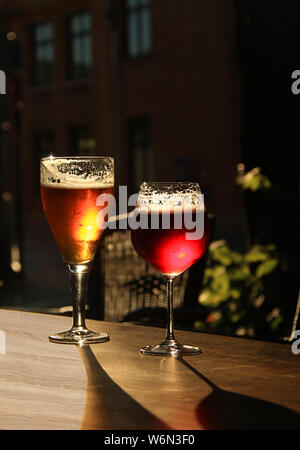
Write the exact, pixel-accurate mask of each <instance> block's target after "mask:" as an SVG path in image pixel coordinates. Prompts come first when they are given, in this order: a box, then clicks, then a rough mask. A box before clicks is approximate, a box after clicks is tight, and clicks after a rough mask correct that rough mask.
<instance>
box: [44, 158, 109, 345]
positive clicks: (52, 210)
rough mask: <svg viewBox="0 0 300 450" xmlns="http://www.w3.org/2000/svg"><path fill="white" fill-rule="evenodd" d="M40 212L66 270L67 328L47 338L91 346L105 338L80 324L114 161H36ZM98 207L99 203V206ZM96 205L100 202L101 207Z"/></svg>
mask: <svg viewBox="0 0 300 450" xmlns="http://www.w3.org/2000/svg"><path fill="white" fill-rule="evenodd" d="M40 169H41V197H42V205H43V210H44V213H45V216H46V219H47V221H48V224H49V226H50V228H51V231H52V233H53V235H54V238H55V240H56V242H57V245H58V247H59V250H60V252H61V255H62V258H63V261H64V263H65V264H66V267H67V269H68V272H69V276H70V284H71V292H72V301H73V326H72V328H71V329H70V330H68V331H64V332H62V333H57V334H54V335H52V336H49V340H50V341H51V342H57V343H64V344H85V343H86V344H93V343H96V342H105V341H107V340H109V335H108V334H107V333H103V332H94V331H91V330H89V329H88V328H87V327H86V325H85V305H86V297H87V287H88V276H89V272H90V268H91V264H92V261H93V258H94V256H95V253H96V250H97V247H98V244H99V242H100V239H101V236H102V235H103V231H104V229H105V223H104V220H105V221H106V220H107V218H106V217H103V215H102V214H99V212H100V211H101V209H102V208H103V202H99V201H97V199H98V198H99V196H101V195H102V194H105V195H107V194H111V195H112V194H113V190H114V160H113V158H110V157H101V156H99V157H97V156H95V157H94V156H93V157H80V156H78V157H53V156H49V157H47V158H43V159H42V160H41V165H40ZM99 205H100V206H99ZM101 205H102V206H101Z"/></svg>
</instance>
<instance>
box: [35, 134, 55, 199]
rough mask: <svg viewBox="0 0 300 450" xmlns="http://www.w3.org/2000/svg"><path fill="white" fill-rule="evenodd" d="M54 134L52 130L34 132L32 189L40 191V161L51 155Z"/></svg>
mask: <svg viewBox="0 0 300 450" xmlns="http://www.w3.org/2000/svg"><path fill="white" fill-rule="evenodd" d="M53 143H54V133H53V131H52V130H48V129H43V130H37V131H35V132H34V150H35V152H34V159H35V174H34V189H35V191H36V192H39V190H40V159H41V158H43V157H45V156H49V155H51V154H52V153H53Z"/></svg>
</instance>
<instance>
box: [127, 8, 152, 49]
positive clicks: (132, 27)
mask: <svg viewBox="0 0 300 450" xmlns="http://www.w3.org/2000/svg"><path fill="white" fill-rule="evenodd" d="M127 6H128V10H127V12H126V33H127V39H126V42H127V55H128V56H129V57H131V58H135V57H138V56H143V55H144V54H147V53H149V52H150V50H151V48H152V26H151V22H152V15H151V8H150V1H148V0H139V1H137V0H136V1H135V2H133V1H130V2H128V3H127Z"/></svg>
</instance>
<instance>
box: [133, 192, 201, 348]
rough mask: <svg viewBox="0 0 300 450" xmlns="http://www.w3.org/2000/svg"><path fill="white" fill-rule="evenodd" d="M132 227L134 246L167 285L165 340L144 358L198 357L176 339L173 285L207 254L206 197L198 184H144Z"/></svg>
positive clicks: (149, 346)
mask: <svg viewBox="0 0 300 450" xmlns="http://www.w3.org/2000/svg"><path fill="white" fill-rule="evenodd" d="M132 214H134V215H135V217H136V220H135V221H134V222H133V223H134V225H133V226H131V239H132V243H133V246H134V248H135V250H136V252H137V253H138V255H139V256H141V257H142V258H143V259H144V260H145V261H146V262H148V263H149V264H150V265H151V266H153V267H154V268H156V269H157V270H159V271H160V272H161V273H162V274H163V275H164V277H165V278H166V281H167V297H168V315H167V330H166V337H165V339H164V341H163V342H162V343H161V344H158V345H148V346H146V347H143V348H142V349H141V350H140V351H141V353H143V354H144V355H165V356H180V355H195V354H198V353H200V352H201V350H200V348H198V347H195V346H191V345H182V344H180V343H179V342H178V341H177V340H176V339H175V337H174V324H173V322H174V321H173V281H174V279H175V277H176V276H177V275H179V274H181V273H182V272H184V271H185V270H187V269H188V268H189V267H190V266H191V265H192V264H194V263H195V262H196V261H197V260H199V258H201V257H202V255H203V254H204V253H205V251H206V249H207V246H208V242H209V228H208V223H207V219H206V215H205V211H204V203H203V196H202V195H201V190H200V187H199V184H197V183H143V184H142V185H141V187H140V190H139V195H138V199H137V204H136V208H135V210H134V212H133V213H132Z"/></svg>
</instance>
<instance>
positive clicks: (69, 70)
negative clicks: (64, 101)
mask: <svg viewBox="0 0 300 450" xmlns="http://www.w3.org/2000/svg"><path fill="white" fill-rule="evenodd" d="M83 14H89V16H90V21H91V23H90V29H89V30H84V31H80V32H77V33H74V32H72V30H71V23H72V19H73V18H74V17H75V16H80V15H83ZM78 35H79V36H78ZM86 36H89V38H90V52H91V54H90V57H91V63H90V66H89V73H88V74H87V75H86V76H84V75H79V76H76V75H75V74H74V68H75V64H74V60H73V53H72V52H73V50H72V43H73V42H74V37H75V39H76V37H77V38H78V37H79V38H80V39H82V38H84V37H86ZM66 38H67V39H66V42H67V45H66V46H67V57H66V66H67V67H66V79H67V80H68V81H75V82H76V81H85V80H90V79H91V77H92V71H93V65H94V60H93V51H94V43H93V15H92V11H90V10H89V9H80V10H77V11H73V12H71V13H69V14H68V17H67V21H66Z"/></svg>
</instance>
